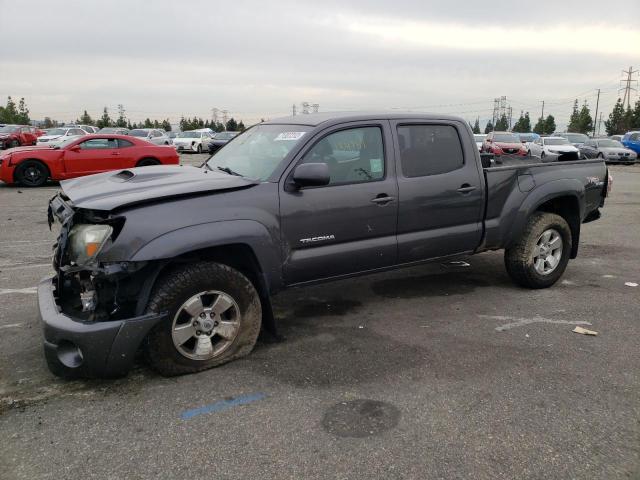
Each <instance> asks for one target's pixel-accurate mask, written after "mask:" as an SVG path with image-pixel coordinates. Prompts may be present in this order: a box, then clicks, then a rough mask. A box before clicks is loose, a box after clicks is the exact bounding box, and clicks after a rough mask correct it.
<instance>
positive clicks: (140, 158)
mask: <svg viewBox="0 0 640 480" xmlns="http://www.w3.org/2000/svg"><path fill="white" fill-rule="evenodd" d="M178 163H179V157H178V154H177V153H176V150H175V148H173V147H171V146H165V145H153V144H150V143H149V142H146V141H144V140H140V139H138V138H135V137H130V136H125V135H100V134H96V135H84V136H82V137H73V138H70V139H69V140H67V141H65V142H64V143H62V144H61V145H60V146H56V147H41V146H38V147H17V148H11V149H9V150H5V151H4V152H2V153H0V180H2V181H3V182H5V183H18V184H20V185H23V186H25V187H39V186H41V185H44V183H45V182H46V181H47V179H49V178H50V179H51V180H66V179H67V178H74V177H81V176H83V175H91V174H94V173H100V172H106V171H108V170H118V169H120V168H132V167H146V166H150V165H161V164H162V165H178Z"/></svg>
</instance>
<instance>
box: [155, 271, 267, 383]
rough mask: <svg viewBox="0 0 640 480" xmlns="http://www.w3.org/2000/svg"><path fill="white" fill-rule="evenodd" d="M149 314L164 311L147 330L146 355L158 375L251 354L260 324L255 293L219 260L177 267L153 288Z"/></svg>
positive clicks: (238, 274) (217, 363)
mask: <svg viewBox="0 0 640 480" xmlns="http://www.w3.org/2000/svg"><path fill="white" fill-rule="evenodd" d="M147 311H148V312H154V313H159V312H167V313H168V316H167V318H166V319H165V320H164V321H163V322H162V323H160V324H159V325H157V326H156V327H155V328H154V329H153V330H152V331H151V333H150V334H149V336H148V338H147V342H146V347H145V351H146V356H147V359H148V361H149V363H150V365H151V366H152V367H153V368H154V369H155V370H157V371H158V372H159V373H160V374H162V375H167V376H172V375H181V374H184V373H194V372H199V371H201V370H206V369H208V368H212V367H216V366H218V365H222V364H224V363H227V362H229V361H231V360H235V359H236V358H240V357H243V356H245V355H247V354H249V353H250V352H251V350H252V349H253V347H254V345H255V343H256V340H257V339H258V334H259V332H260V325H261V322H262V310H261V306H260V299H259V297H258V292H257V291H256V289H255V288H254V286H253V284H252V283H251V282H250V281H249V280H248V279H247V277H245V276H244V275H243V274H242V273H240V272H238V271H237V270H235V269H233V268H231V267H229V266H227V265H223V264H219V263H214V262H201V263H197V264H189V265H183V266H180V267H178V268H176V269H174V270H172V271H170V272H169V273H168V274H166V275H165V276H164V277H163V278H162V279H161V280H159V282H158V284H157V285H156V286H155V287H154V291H153V292H152V295H151V299H150V300H149V305H148V307H147Z"/></svg>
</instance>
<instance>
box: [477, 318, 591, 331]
mask: <svg viewBox="0 0 640 480" xmlns="http://www.w3.org/2000/svg"><path fill="white" fill-rule="evenodd" d="M478 317H480V318H489V319H491V320H501V321H508V320H511V322H510V323H506V324H504V325H501V326H499V327H496V330H497V331H498V332H504V331H505V330H509V329H511V328H516V327H523V326H525V325H531V324H532V323H554V324H559V325H591V323H589V322H585V321H581V320H577V321H571V320H554V319H552V318H543V317H541V316H540V315H536V316H535V317H532V318H516V317H509V316H502V315H478Z"/></svg>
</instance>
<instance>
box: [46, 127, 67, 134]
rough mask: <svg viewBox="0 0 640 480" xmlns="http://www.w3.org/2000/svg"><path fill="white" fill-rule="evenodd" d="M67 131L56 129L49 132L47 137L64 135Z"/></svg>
mask: <svg viewBox="0 0 640 480" xmlns="http://www.w3.org/2000/svg"><path fill="white" fill-rule="evenodd" d="M66 131H67V130H66V129H65V128H54V129H53V130H49V131H48V132H47V135H64V134H65V133H66Z"/></svg>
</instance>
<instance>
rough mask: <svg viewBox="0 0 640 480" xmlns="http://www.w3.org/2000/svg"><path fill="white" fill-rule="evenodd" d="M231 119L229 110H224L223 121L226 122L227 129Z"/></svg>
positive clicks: (225, 127)
mask: <svg viewBox="0 0 640 480" xmlns="http://www.w3.org/2000/svg"><path fill="white" fill-rule="evenodd" d="M228 121H229V110H222V123H224V129H225V130H226V129H227V122H228Z"/></svg>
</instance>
